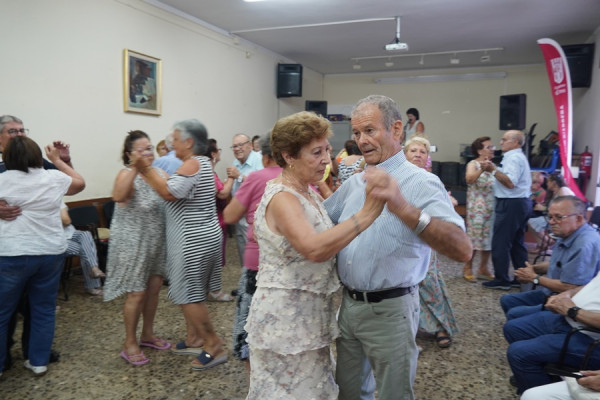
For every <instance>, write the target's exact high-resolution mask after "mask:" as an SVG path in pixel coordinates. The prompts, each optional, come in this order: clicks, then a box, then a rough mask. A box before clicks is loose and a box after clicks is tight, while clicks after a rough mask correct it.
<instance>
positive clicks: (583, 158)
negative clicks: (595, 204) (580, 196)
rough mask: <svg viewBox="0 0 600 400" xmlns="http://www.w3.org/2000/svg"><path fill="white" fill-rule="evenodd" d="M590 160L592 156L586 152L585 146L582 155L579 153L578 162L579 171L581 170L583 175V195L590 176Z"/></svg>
mask: <svg viewBox="0 0 600 400" xmlns="http://www.w3.org/2000/svg"><path fill="white" fill-rule="evenodd" d="M592 160H593V155H592V153H590V152H589V151H588V147H587V146H585V151H584V152H583V153H581V155H580V161H579V170H581V171H583V172H584V173H585V175H584V181H583V192H584V193H585V190H586V189H587V184H588V181H589V180H590V177H591V175H592Z"/></svg>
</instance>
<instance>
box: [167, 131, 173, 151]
mask: <svg viewBox="0 0 600 400" xmlns="http://www.w3.org/2000/svg"><path fill="white" fill-rule="evenodd" d="M165 146H167V150H169V151H171V150H173V133H169V134H168V135H167V137H165Z"/></svg>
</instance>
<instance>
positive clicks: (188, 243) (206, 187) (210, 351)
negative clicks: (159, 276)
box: [139, 119, 227, 370]
mask: <svg viewBox="0 0 600 400" xmlns="http://www.w3.org/2000/svg"><path fill="white" fill-rule="evenodd" d="M207 144H208V133H207V132H206V128H205V127H204V125H203V124H202V123H201V122H200V121H198V120H195V119H190V120H185V121H182V122H178V123H177V124H175V126H174V127H173V149H174V150H175V155H176V156H177V158H179V159H180V160H182V161H183V164H182V165H181V166H180V167H179V169H177V171H175V174H174V175H172V176H171V177H170V178H169V179H168V180H167V179H165V178H164V177H162V176H161V175H160V174H158V173H157V171H156V170H154V169H153V168H151V166H150V163H149V162H148V160H142V159H140V160H139V168H140V170H141V171H142V174H143V175H144V177H145V178H146V179H147V180H148V183H149V184H150V185H151V186H152V187H153V188H154V190H156V192H157V193H158V194H159V196H161V197H162V198H163V199H164V200H166V201H167V203H166V204H167V205H166V213H167V277H168V279H169V297H170V298H171V300H172V301H173V302H174V303H175V304H178V305H180V306H181V308H182V310H183V316H184V317H185V322H186V326H187V335H186V337H185V339H184V340H181V341H180V342H179V343H177V345H176V346H175V347H174V348H172V349H171V351H172V352H173V353H174V354H181V355H195V356H197V358H196V359H195V360H194V361H193V362H192V369H194V370H203V369H207V368H212V367H214V366H216V365H219V364H222V363H224V362H226V361H227V352H226V351H225V349H224V348H223V340H222V339H221V338H220V337H219V336H218V335H217V334H216V332H215V330H214V328H213V325H212V323H211V321H210V316H209V315H208V308H207V307H206V305H205V304H204V302H205V301H206V298H207V295H208V293H209V292H214V293H218V292H219V291H220V290H221V260H222V254H221V241H222V233H221V227H220V226H219V220H218V218H217V208H216V197H215V195H216V186H215V178H214V175H213V170H212V166H211V163H210V159H209V158H208V157H206V156H204V155H202V154H205V153H206V148H207ZM202 347H203V348H202Z"/></svg>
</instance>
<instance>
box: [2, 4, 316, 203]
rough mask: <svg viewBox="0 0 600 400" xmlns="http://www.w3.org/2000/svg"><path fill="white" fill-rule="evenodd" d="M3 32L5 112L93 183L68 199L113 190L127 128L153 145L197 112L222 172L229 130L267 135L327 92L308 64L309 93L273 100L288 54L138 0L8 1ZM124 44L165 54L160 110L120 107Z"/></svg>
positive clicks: (306, 81) (228, 155)
mask: <svg viewBox="0 0 600 400" xmlns="http://www.w3.org/2000/svg"><path fill="white" fill-rule="evenodd" d="M0 37H2V38H3V39H2V54H3V55H4V59H3V60H2V70H1V71H2V72H1V74H0V87H1V88H2V95H1V96H0V114H12V115H16V116H18V117H19V118H22V119H23V120H24V122H25V124H26V127H27V128H29V129H30V136H31V137H32V138H33V139H35V140H36V141H37V142H38V143H39V144H40V145H45V144H48V143H49V142H51V141H52V140H56V139H61V140H64V141H66V142H68V143H70V144H71V148H72V153H73V162H74V164H75V167H76V168H77V170H78V171H79V172H80V173H81V174H82V175H83V176H84V177H85V179H86V181H87V188H86V189H85V191H84V192H82V193H81V194H79V195H78V196H75V197H73V198H71V200H77V199H86V198H95V197H104V196H109V195H110V193H111V190H112V184H113V181H114V178H115V176H116V174H117V172H118V171H119V169H120V168H121V167H122V166H121V164H120V162H119V159H120V151H121V147H122V144H123V139H124V137H125V133H126V132H127V131H129V130H132V129H141V130H144V131H146V132H147V133H148V134H149V135H150V136H151V137H152V139H153V142H154V143H157V142H158V141H159V140H160V139H162V138H164V136H165V135H166V134H167V133H168V132H169V130H170V128H171V126H172V125H173V123H174V122H175V121H177V120H181V119H186V118H198V119H199V120H201V121H202V122H204V123H205V124H206V126H207V128H208V131H209V134H210V136H212V137H214V138H216V139H217V140H218V141H219V145H220V146H221V147H222V148H223V149H224V151H223V157H222V161H221V163H220V164H219V165H218V166H217V172H218V173H220V175H223V174H224V169H225V167H227V166H228V165H230V164H231V162H232V160H233V156H232V153H231V151H230V150H229V146H230V144H231V138H232V136H233V134H235V133H238V132H244V133H247V134H249V135H251V136H252V135H255V134H264V133H265V132H267V131H268V130H269V129H270V128H271V127H272V126H273V124H274V123H275V121H276V120H277V119H278V118H279V117H281V116H284V115H288V114H290V113H293V112H296V111H300V110H303V109H304V100H305V99H310V100H312V99H316V100H319V99H321V98H322V75H321V74H318V73H316V72H314V71H311V70H309V69H307V68H304V83H303V92H304V98H291V99H281V100H279V99H277V98H276V97H275V83H276V79H275V78H276V66H277V63H278V62H290V60H285V59H283V58H281V57H278V56H277V55H275V54H273V53H270V52H268V51H266V50H264V49H261V48H256V47H255V46H251V45H249V44H246V43H240V44H239V45H234V44H232V42H231V40H230V39H229V38H227V37H225V36H222V35H219V34H217V33H214V32H212V31H209V30H207V29H206V28H203V27H200V26H199V25H198V24H195V23H192V22H190V21H188V20H185V19H183V18H181V17H177V16H174V15H172V14H170V13H167V12H164V11H162V10H159V9H157V8H155V7H153V6H151V5H148V4H145V3H143V2H142V1H139V0H77V1H68V0H54V1H47V0H28V1H13V0H11V1H5V2H3V5H2V12H1V13H0ZM125 48H127V49H130V50H134V51H137V52H141V53H144V54H148V55H151V56H153V57H157V58H160V59H162V61H163V114H162V115H161V116H160V117H155V116H148V115H139V114H132V113H125V112H123V71H122V69H123V67H122V65H123V49H125ZM246 52H249V53H250V56H249V57H247V55H246ZM292 62H293V61H292Z"/></svg>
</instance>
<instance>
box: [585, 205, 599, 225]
mask: <svg viewBox="0 0 600 400" xmlns="http://www.w3.org/2000/svg"><path fill="white" fill-rule="evenodd" d="M588 222H589V224H590V225H592V226H593V227H594V228H596V230H600V206H597V207H594V211H592V215H590V220H589V221H588Z"/></svg>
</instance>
